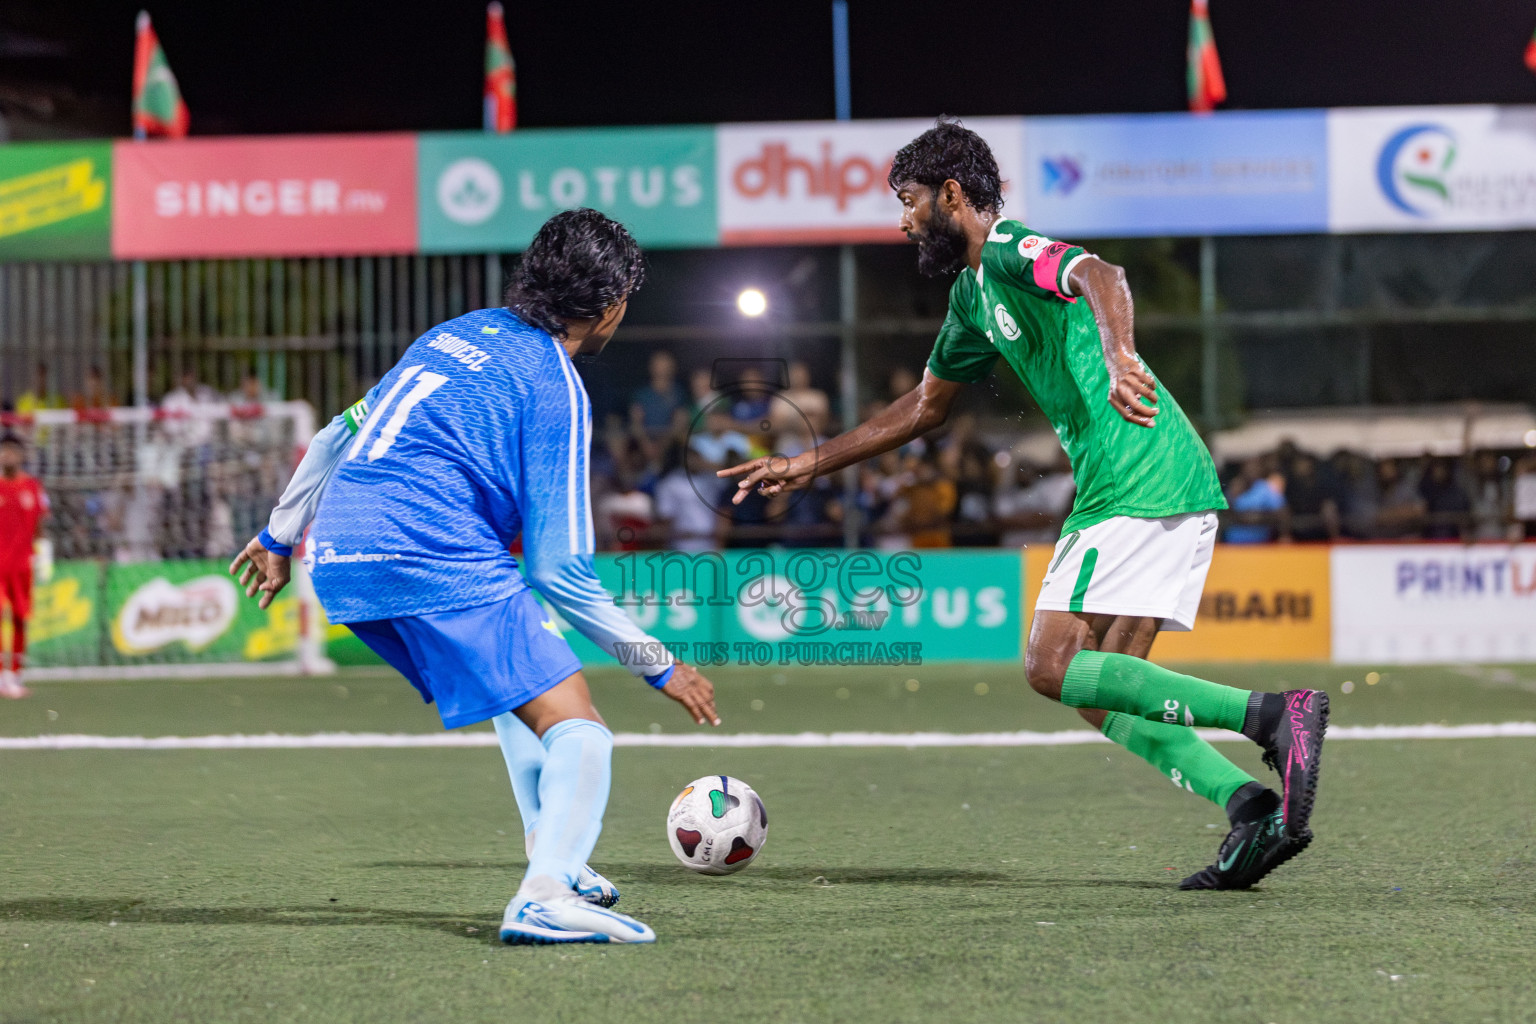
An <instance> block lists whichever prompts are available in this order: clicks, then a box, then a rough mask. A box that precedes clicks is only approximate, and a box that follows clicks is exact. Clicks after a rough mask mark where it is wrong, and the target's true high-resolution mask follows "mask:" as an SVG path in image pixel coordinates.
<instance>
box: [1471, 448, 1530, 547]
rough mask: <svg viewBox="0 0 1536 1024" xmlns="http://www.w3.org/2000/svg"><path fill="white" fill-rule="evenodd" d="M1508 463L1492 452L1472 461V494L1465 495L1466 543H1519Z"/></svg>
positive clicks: (1482, 454)
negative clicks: (1468, 508) (1513, 520)
mask: <svg viewBox="0 0 1536 1024" xmlns="http://www.w3.org/2000/svg"><path fill="white" fill-rule="evenodd" d="M1509 469H1510V460H1509V458H1508V457H1507V456H1499V455H1497V454H1495V453H1493V452H1478V453H1477V455H1476V456H1475V457H1474V458H1473V460H1472V493H1471V494H1470V495H1469V502H1470V504H1471V508H1472V511H1471V514H1472V532H1471V533H1470V534H1469V536H1468V539H1469V540H1508V541H1516V540H1519V539H1520V536H1519V535H1520V529H1519V527H1518V526H1515V527H1513V528H1512V527H1511V525H1510V520H1511V518H1513V508H1512V505H1513V501H1514V481H1513V480H1512V479H1511V478H1510V476H1509Z"/></svg>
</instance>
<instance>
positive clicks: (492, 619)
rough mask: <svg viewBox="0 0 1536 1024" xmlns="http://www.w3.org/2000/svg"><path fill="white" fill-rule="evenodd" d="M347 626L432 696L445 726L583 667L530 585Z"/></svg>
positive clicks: (512, 702)
mask: <svg viewBox="0 0 1536 1024" xmlns="http://www.w3.org/2000/svg"><path fill="white" fill-rule="evenodd" d="M347 626H348V628H350V629H351V630H352V632H353V633H356V634H357V637H358V639H360V640H362V642H363V643H365V644H367V645H368V646H369V647H370V648H371V649H372V650H373V652H374V653H375V654H377V655H378V656H379V657H381V658H383V659H384V660H385V661H387V662H389V663H390V665H392V666H393V667H394V668H395V669H396V671H398V672H399V673H400V674H401V675H403V676H405V678H406V679H408V680H410V682H411V685H412V686H414V687H416V689H417V690H419V691H420V692H421V697H422V699H423V700H425V701H426V702H427V703H428V704H431V703H433V702H434V701H435V702H436V703H437V713H438V714H439V715H441V716H442V718H443V727H444V728H447V729H457V728H458V727H459V726H461V725H473V724H474V723H476V722H483V721H485V720H486V719H488V718H494V717H496V716H497V715H499V714H501V713H502V712H503V711H511V710H512V709H513V708H519V707H522V706H523V705H524V704H526V703H528V702H529V701H530V700H533V698H535V697H537V696H538V695H539V694H541V693H544V692H546V691H547V690H550V689H552V688H553V687H554V686H555V684H556V683H558V682H560V681H561V680H562V679H565V678H567V677H569V676H572V675H574V674H576V673H577V672H579V671H581V662H579V661H577V660H576V655H575V653H574V652H572V650H571V645H570V644H568V643H566V642H565V638H564V637H562V636H561V635H560V632H559V630H557V629H556V628H555V626H554V622H553V619H552V618H551V617H550V616H549V615H548V614H547V613H546V612H545V611H544V609H543V608H542V607H541V606H540V605H539V602H538V599H537V598H535V597H534V596H533V591H531V590H522V591H519V592H518V593H516V594H513V595H512V596H511V597H509V598H506V599H505V600H502V601H494V602H492V603H490V604H483V605H479V606H478V607H475V608H461V609H459V610H458V611H452V612H433V613H431V614H430V615H407V616H402V617H401V618H398V619H377V620H374V621H372V622H349V623H347Z"/></svg>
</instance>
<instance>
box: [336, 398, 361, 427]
mask: <svg viewBox="0 0 1536 1024" xmlns="http://www.w3.org/2000/svg"><path fill="white" fill-rule="evenodd" d="M341 418H342V419H343V420H345V421H346V424H347V429H348V430H350V431H351V432H352V433H353V434H356V433H357V432H358V431H359V430H360V429H362V426H363V420H365V419H367V418H368V399H366V398H360V399H358V400H357V401H356V402H354V403H353V404H352V406H351V407H349V408H348V409H347V411H346V412H344V413H342V414H341Z"/></svg>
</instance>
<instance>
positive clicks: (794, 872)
mask: <svg viewBox="0 0 1536 1024" xmlns="http://www.w3.org/2000/svg"><path fill="white" fill-rule="evenodd" d="M361 866H362V867H368V868H409V869H412V870H418V871H419V870H423V869H425V870H437V871H462V870H483V871H505V872H509V873H512V874H521V873H522V871H523V868H524V866H525V865H524V863H523V862H522V861H480V860H381V861H374V862H373V863H371V864H363V865H361ZM601 868H602V871H603V872H604V873H606V874H608V875H609V876H611V877H612V878H613V879H614V880H615V881H616V882H618V883H619V887H620V889H622V888H623V887H624V885H625V884H633V883H640V884H644V885H692V884H696V883H697V879H698V878H699V876H698V875H697V874H695V873H694V872H692V871H689V870H687V869H686V868H684V867H682V866H681V865H675V864H612V863H608V862H604V863H603V864H602V865H601ZM741 877H742V878H744V879H752V878H761V879H769V880H772V881H775V882H798V883H800V884H803V885H820V884H828V885H911V886H939V887H946V886H952V887H956V888H971V887H974V886H998V887H1002V888H1021V889H1031V888H1038V887H1041V886H1048V887H1049V888H1053V889H1059V888H1061V887H1063V886H1085V887H1088V888H1097V887H1115V888H1122V889H1167V888H1168V883H1166V882H1148V881H1142V880H1137V879H1126V878H1082V879H1075V880H1074V879H1063V878H1052V879H1049V880H1040V879H1032V878H1020V877H1018V876H1017V875H1009V874H1004V873H1002V872H998V871H960V870H956V869H952V868H828V867H814V868H800V867H777V866H774V865H767V864H763V865H756V866H753V867H750V868H748V869H747V870H746V872H745V874H744V875H742V876H741ZM820 880H825V881H824V882H822V881H820Z"/></svg>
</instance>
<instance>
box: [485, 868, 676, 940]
mask: <svg viewBox="0 0 1536 1024" xmlns="http://www.w3.org/2000/svg"><path fill="white" fill-rule="evenodd" d="M501 941H502V942H505V943H508V944H510V945H528V944H533V943H553V942H655V941H656V933H655V932H653V931H651V929H650V928H648V927H647V926H646V925H643V924H641V923H640V922H639V921H636V920H635V919H634V918H632V917H628V916H626V915H624V914H621V913H619V912H618V911H616V910H605V909H603V908H602V907H599V906H596V905H595V904H592V903H589V902H587V901H586V900H585V899H583V898H582V897H581V896H580V895H578V894H577V893H575V892H573V891H571V890H570V889H566V888H565V887H564V886H563V885H561V884H560V883H559V882H557V881H555V880H554V879H552V878H548V877H542V876H541V877H539V878H533V879H529V880H528V881H527V882H524V883H523V887H522V888H521V889H519V890H518V891H517V895H516V896H514V897H512V902H510V903H508V904H507V912H506V914H505V915H504V916H503V917H502V919H501Z"/></svg>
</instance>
